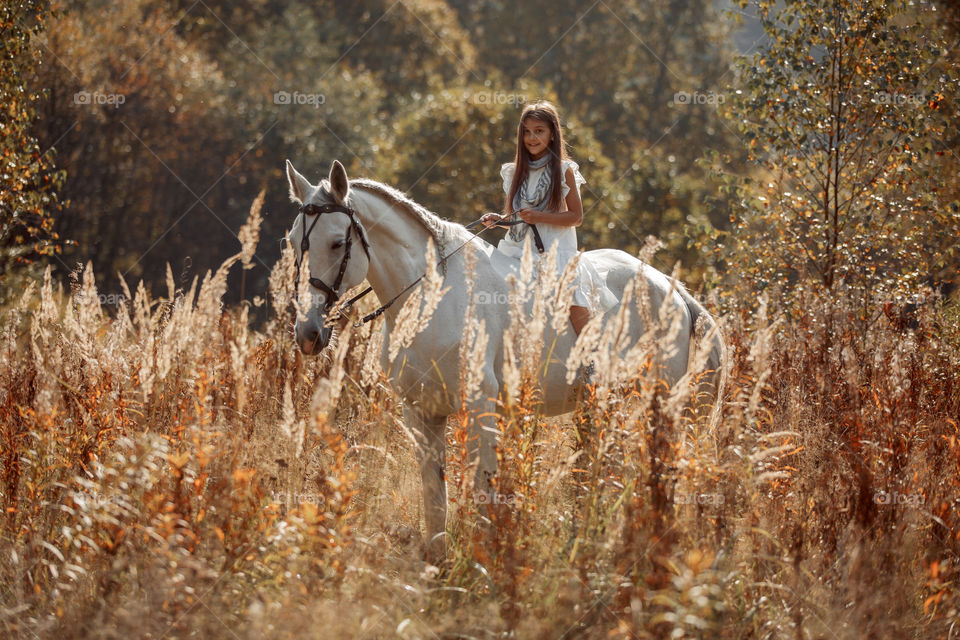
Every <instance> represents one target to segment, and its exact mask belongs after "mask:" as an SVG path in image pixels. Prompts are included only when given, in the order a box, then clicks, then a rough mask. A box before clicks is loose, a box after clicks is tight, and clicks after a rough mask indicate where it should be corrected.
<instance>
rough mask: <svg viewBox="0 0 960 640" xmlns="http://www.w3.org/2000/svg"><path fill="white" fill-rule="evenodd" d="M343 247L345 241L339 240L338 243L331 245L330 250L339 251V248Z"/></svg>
mask: <svg viewBox="0 0 960 640" xmlns="http://www.w3.org/2000/svg"><path fill="white" fill-rule="evenodd" d="M342 246H343V240H337V241H336V242H334V243H333V244H332V245H330V248H331V249H339V248H340V247H342Z"/></svg>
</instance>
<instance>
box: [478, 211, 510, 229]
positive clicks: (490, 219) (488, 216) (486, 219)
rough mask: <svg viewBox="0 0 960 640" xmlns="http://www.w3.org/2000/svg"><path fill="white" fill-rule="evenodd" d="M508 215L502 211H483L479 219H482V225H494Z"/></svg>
mask: <svg viewBox="0 0 960 640" xmlns="http://www.w3.org/2000/svg"><path fill="white" fill-rule="evenodd" d="M509 217H510V214H507V213H504V214H499V213H485V214H484V215H483V217H482V218H481V220H482V221H483V226H485V227H496V226H498V225H499V224H500V223H501V222H504V221H505V220H507V219H508V218H509Z"/></svg>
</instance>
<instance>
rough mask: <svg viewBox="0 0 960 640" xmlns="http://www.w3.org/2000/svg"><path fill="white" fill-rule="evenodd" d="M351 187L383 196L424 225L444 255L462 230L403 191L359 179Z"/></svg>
mask: <svg viewBox="0 0 960 640" xmlns="http://www.w3.org/2000/svg"><path fill="white" fill-rule="evenodd" d="M350 186H351V187H357V188H359V189H361V190H363V191H366V192H368V193H372V194H374V195H378V196H381V197H383V198H384V199H386V200H387V202H389V203H390V204H392V205H393V206H395V207H397V208H398V209H400V210H401V211H403V212H405V213H407V214H408V215H410V216H411V217H412V218H413V219H414V220H416V221H417V222H419V223H420V224H422V225H423V227H424V228H425V229H426V230H427V231H428V232H429V233H430V235H431V236H433V242H434V244H436V246H437V250H438V251H440V253H441V254H443V255H445V254H446V251H445V247H446V245H447V242H448V241H449V240H450V239H452V238H453V237H455V232H456V230H457V229H462V227H460V226H459V225H455V224H453V223H452V222H450V221H449V220H444V219H443V218H441V217H440V216H438V215H437V214H435V213H433V212H432V211H429V210H428V209H426V208H425V207H424V206H423V205H421V204H418V203H416V202H414V201H413V200H411V199H410V198H409V197H408V196H407V194H405V193H403V192H402V191H399V190H398V189H394V188H393V187H391V186H388V185H385V184H383V183H382V182H377V181H376V180H368V179H364V178H359V179H355V180H351V181H350Z"/></svg>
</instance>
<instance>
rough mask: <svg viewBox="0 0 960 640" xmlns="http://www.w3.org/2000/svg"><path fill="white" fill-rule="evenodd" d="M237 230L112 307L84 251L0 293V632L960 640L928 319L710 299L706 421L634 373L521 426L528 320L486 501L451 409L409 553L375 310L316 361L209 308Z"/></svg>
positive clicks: (936, 347)
mask: <svg viewBox="0 0 960 640" xmlns="http://www.w3.org/2000/svg"><path fill="white" fill-rule="evenodd" d="M254 217H255V216H254ZM251 224H252V225H253V227H255V226H256V222H252V223H251ZM242 237H244V238H246V240H245V242H246V243H247V244H249V243H251V242H256V232H255V229H254V228H251V229H248V230H246V232H245V234H244V235H243V236H242ZM249 249H250V247H249V246H246V247H245V250H244V253H241V254H238V255H237V256H236V257H235V258H233V259H231V260H230V261H228V263H226V264H225V265H224V266H223V267H222V268H221V269H220V270H219V271H218V272H216V273H214V274H211V275H209V276H207V277H206V278H204V279H203V280H202V282H197V281H194V282H193V283H191V284H190V286H189V287H187V288H186V290H179V289H178V288H177V286H176V283H175V282H174V280H173V278H172V277H170V278H168V280H169V285H168V292H167V295H166V296H165V297H163V298H156V299H155V298H152V297H150V296H149V295H148V293H147V292H146V291H144V290H143V288H140V289H138V290H137V291H136V294H135V295H130V293H129V292H127V293H126V296H125V298H126V299H125V300H124V301H123V303H122V304H121V305H120V306H119V308H118V309H115V310H110V311H111V313H109V314H108V313H107V311H108V310H107V309H104V306H103V305H102V304H101V301H102V298H101V297H100V296H99V294H98V293H97V290H96V287H95V283H94V277H93V274H92V273H91V272H90V270H89V269H87V270H86V271H85V272H84V273H83V274H82V278H79V279H78V282H76V283H74V285H73V287H72V288H71V289H70V290H69V291H67V290H64V289H63V287H61V286H59V285H57V284H55V283H53V282H51V280H50V277H49V275H48V276H47V278H46V280H45V281H44V282H43V283H42V284H39V285H38V286H32V287H30V288H28V289H27V290H26V291H24V293H23V295H22V297H21V300H20V302H19V304H16V305H14V306H12V307H11V308H8V309H6V310H5V311H4V313H3V321H2V333H0V429H2V431H0V438H2V442H3V444H2V453H0V476H2V486H0V492H2V494H0V495H2V502H3V506H4V514H3V519H2V542H0V635H3V636H4V637H39V638H45V637H56V638H59V639H67V638H74V637H87V636H96V637H153V638H175V637H187V636H193V637H250V638H261V637H308V636H309V637H363V638H376V637H396V636H399V637H404V638H434V637H461V638H487V637H493V636H505V637H522V638H532V637H535V638H560V637H589V638H608V637H624V638H630V637H636V638H654V637H655V638H660V637H664V638H665V637H670V638H686V637H689V638H843V639H845V638H866V637H872V638H900V637H903V638H906V637H924V638H926V637H929V638H937V637H942V638H948V637H957V635H958V633H960V629H957V628H956V627H957V626H960V625H958V623H960V613H958V609H960V590H958V586H957V585H958V577H960V573H958V565H957V562H958V551H960V527H958V517H957V516H958V513H957V509H958V507H960V442H958V424H960V389H958V380H957V371H958V365H960V330H958V327H957V320H956V318H957V316H956V313H955V311H951V310H950V309H949V308H945V307H943V306H942V305H930V306H927V307H923V308H921V309H920V310H919V311H918V312H916V314H915V315H909V316H908V315H906V314H904V313H900V310H899V309H897V308H895V307H888V308H887V309H886V311H885V312H880V313H878V314H876V315H875V316H870V317H865V316H863V315H861V310H860V308H859V307H857V306H856V305H853V304H847V303H845V302H844V301H843V300H842V299H841V300H839V301H836V300H834V301H831V302H830V303H829V304H828V303H826V302H824V301H815V300H809V301H807V302H806V303H805V304H806V306H805V307H804V308H802V309H791V310H790V312H791V313H790V316H789V318H788V317H787V315H786V314H785V310H783V309H779V308H777V306H776V305H775V304H773V303H771V304H763V305H761V307H760V309H759V310H758V311H756V312H748V311H746V310H745V309H746V307H743V309H744V310H742V311H734V312H730V313H728V314H727V315H726V316H725V317H724V318H723V319H722V320H723V324H724V328H725V333H726V338H727V342H728V346H729V370H728V385H727V392H726V394H725V398H724V400H723V403H722V406H721V410H720V416H719V418H720V421H719V426H717V427H714V426H712V425H711V420H710V418H711V416H710V415H709V412H708V411H706V410H703V411H700V412H697V411H691V410H689V409H688V408H687V407H686V403H684V402H679V401H678V400H677V391H678V390H677V389H674V390H671V389H666V388H664V387H663V386H662V385H660V384H658V383H657V381H656V380H655V379H653V375H652V374H651V373H650V371H651V370H650V369H646V370H645V369H644V368H643V367H641V366H636V367H635V368H636V379H635V383H634V384H632V385H629V387H618V390H617V391H609V390H606V389H605V387H604V385H603V384H601V385H599V387H598V391H596V392H595V393H592V394H588V395H587V397H586V398H585V399H584V403H583V406H582V407H581V409H580V410H579V411H577V412H576V413H575V414H574V415H572V416H570V417H568V418H567V419H565V420H544V419H543V418H542V417H540V416H538V415H537V412H536V406H537V402H538V395H537V394H538V392H537V389H536V388H535V386H534V385H532V384H531V383H530V379H531V369H530V366H529V361H526V360H524V354H526V353H527V352H528V351H529V349H527V346H529V344H530V343H529V337H528V336H522V335H517V336H513V338H512V339H515V340H516V342H517V345H516V356H517V360H516V370H515V371H514V372H513V374H512V375H514V377H515V378H516V379H517V382H516V385H515V386H514V387H513V388H515V389H516V392H515V393H513V394H511V397H510V398H508V399H505V400H504V401H503V403H502V406H501V412H500V416H499V426H500V430H501V439H500V446H499V450H498V457H499V460H500V474H499V477H498V479H497V483H498V484H497V487H496V488H497V494H496V496H497V497H496V499H494V500H492V501H491V503H489V504H478V502H477V500H476V499H475V496H474V495H473V493H472V487H471V486H470V482H469V478H470V477H471V475H472V473H471V472H470V470H469V468H468V467H469V461H468V460H467V453H466V452H467V450H468V449H469V442H468V440H467V438H468V436H467V425H466V420H467V417H466V416H465V415H463V416H460V417H459V418H458V419H456V420H452V421H451V425H450V432H449V442H448V444H449V447H448V460H449V463H448V469H447V471H448V473H447V477H448V483H449V487H450V495H451V501H452V504H451V512H452V514H453V518H452V524H451V526H450V530H449V532H450V534H451V537H452V545H451V558H450V559H449V564H448V565H447V566H445V567H443V568H442V570H441V571H439V572H438V571H436V570H435V569H434V568H431V567H427V566H425V565H424V564H423V563H422V562H421V561H420V560H419V558H420V557H421V554H422V541H421V536H420V530H421V506H420V502H419V480H418V477H419V476H418V472H417V467H416V463H415V461H414V459H413V443H412V440H411V438H410V436H409V434H407V433H406V432H405V431H404V430H403V429H402V425H401V424H400V421H399V415H400V414H399V405H398V402H397V400H396V399H395V398H394V396H393V395H392V394H391V392H390V391H389V390H388V389H387V388H386V386H385V384H384V381H383V378H382V374H380V373H379V372H378V370H377V369H376V367H375V366H373V362H374V361H375V358H376V355H377V354H378V353H379V349H380V345H379V341H378V338H377V334H378V333H379V326H378V327H376V328H375V329H371V328H370V327H369V326H368V327H365V328H364V329H362V330H357V331H354V332H349V331H345V332H344V333H343V334H341V335H340V337H339V342H338V343H336V344H334V345H333V346H332V347H331V348H330V350H329V351H328V352H327V353H326V354H324V355H321V356H320V357H318V358H313V359H304V358H301V356H300V355H299V354H298V352H297V350H296V348H295V345H294V344H293V342H292V338H291V332H290V326H289V318H287V317H277V318H275V319H273V320H271V321H269V322H268V323H267V324H266V325H265V326H264V327H262V328H261V329H259V330H253V329H251V328H250V326H249V323H248V317H247V308H246V307H241V308H237V309H229V310H224V309H223V307H222V304H221V297H222V295H223V293H224V291H225V286H226V284H225V283H226V275H227V272H228V270H229V268H230V267H231V266H232V265H233V264H234V263H235V262H237V261H240V260H241V259H244V257H245V256H247V255H248V254H249ZM291 268H292V262H291V261H290V258H289V256H286V257H285V258H284V260H282V261H281V262H280V264H278V266H277V268H276V270H275V273H274V277H273V278H272V279H271V283H272V290H271V295H272V297H273V299H274V300H275V301H279V302H282V301H284V300H288V299H290V297H291V295H292V291H290V287H291V285H292V281H293V277H292V271H291ZM637 295H638V296H640V295H642V292H638V293H637ZM730 306H731V308H736V307H735V305H730ZM544 324H545V321H543V322H540V326H543V325H544ZM371 334H372V335H371ZM482 336H483V331H482V328H478V327H474V329H473V330H472V333H471V337H470V340H471V341H477V340H479V343H480V344H482V341H483V338H482ZM472 349H476V346H475V345H474V344H467V345H465V347H464V349H463V354H464V355H465V357H467V358H469V354H470V353H472V352H474V351H471V350H472ZM606 366H614V365H613V364H612V363H610V364H607V365H606ZM464 375H465V376H467V377H469V372H468V371H465V372H464ZM603 375H604V372H603V371H601V372H600V379H601V381H602V380H603V379H604V378H603ZM467 386H471V385H467Z"/></svg>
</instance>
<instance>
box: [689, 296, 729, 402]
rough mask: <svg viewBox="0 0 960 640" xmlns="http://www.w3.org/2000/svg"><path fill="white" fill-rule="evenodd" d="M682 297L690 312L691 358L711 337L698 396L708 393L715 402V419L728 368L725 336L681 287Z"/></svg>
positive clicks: (702, 307) (701, 306)
mask: <svg viewBox="0 0 960 640" xmlns="http://www.w3.org/2000/svg"><path fill="white" fill-rule="evenodd" d="M678 289H679V293H680V297H682V298H683V301H684V303H685V304H686V305H687V309H688V310H689V312H690V321H691V322H690V344H691V349H690V358H691V362H692V359H693V354H694V353H695V352H696V349H697V348H698V347H699V345H700V343H701V341H702V340H703V339H704V338H707V337H709V340H710V352H709V354H708V355H707V363H706V366H705V368H704V371H703V377H702V379H701V383H700V385H699V389H698V395H700V394H701V393H707V394H709V396H710V397H711V398H712V400H713V402H714V408H715V411H714V418H716V417H717V415H718V414H717V410H718V409H719V407H720V401H721V396H722V394H723V387H724V384H725V383H726V367H725V366H724V364H725V362H726V357H727V355H726V354H727V347H726V344H725V343H724V341H723V335H722V334H721V333H720V327H719V326H718V325H717V323H716V321H715V320H714V319H713V316H711V315H710V313H709V312H708V311H707V310H706V309H705V308H704V306H703V305H702V304H700V302H699V301H697V300H696V299H695V298H694V297H693V296H692V295H690V293H689V292H688V291H687V290H686V289H685V288H684V287H679V288H678Z"/></svg>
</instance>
